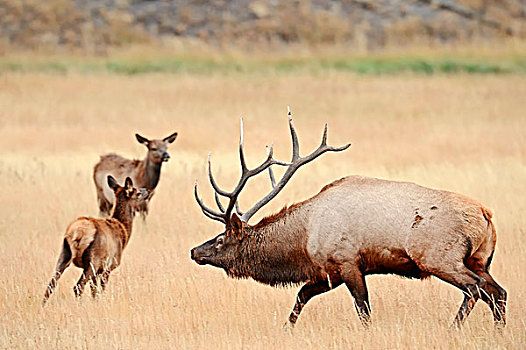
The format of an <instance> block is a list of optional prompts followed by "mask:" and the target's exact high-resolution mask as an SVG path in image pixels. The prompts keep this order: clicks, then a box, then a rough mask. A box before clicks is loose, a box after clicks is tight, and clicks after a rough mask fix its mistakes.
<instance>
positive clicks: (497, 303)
mask: <svg viewBox="0 0 526 350" xmlns="http://www.w3.org/2000/svg"><path fill="white" fill-rule="evenodd" d="M479 276H480V277H482V278H484V279H485V280H486V285H485V286H484V287H482V289H483V290H484V292H483V293H481V294H482V295H481V297H482V300H483V301H484V302H485V303H486V304H488V306H489V307H490V309H491V311H492V312H493V320H494V321H495V325H496V326H499V327H504V326H506V299H507V292H506V290H505V289H504V288H502V287H501V286H500V285H499V284H498V283H497V282H496V281H495V280H494V279H493V276H491V275H490V274H489V272H482V273H479Z"/></svg>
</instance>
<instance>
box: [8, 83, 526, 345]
mask: <svg viewBox="0 0 526 350" xmlns="http://www.w3.org/2000/svg"><path fill="white" fill-rule="evenodd" d="M524 96H526V81H525V80H524V77H517V76H500V77H497V76H463V75H458V76H448V77H445V76H434V77H422V76H410V75H406V76H390V77H357V76H354V75H336V74H332V73H329V74H324V75H320V76H309V75H299V76H267V77H264V76H242V75H236V76H212V77H204V76H201V77H194V76H185V75H182V76H179V75H171V76H165V75H143V76H138V77H122V76H113V75H96V76H86V75H67V76H53V75H39V74H26V75H17V74H7V75H3V76H0V130H1V133H0V135H1V137H0V188H1V189H2V191H1V192H0V208H1V211H2V214H1V215H0V241H1V244H0V271H1V277H2V278H1V279H0V325H1V327H0V348H93V349H101V348H123V349H131V348H205V347H211V348H255V349H258V348H269V347H271V348H307V347H309V348H310V347H313V348H386V349H387V348H388V349H393V348H398V349H406V348H413V349H421V348H442V349H449V348H467V349H496V348H501V349H502V348H517V349H518V348H521V347H523V346H524V344H526V334H525V333H526V331H525V327H526V316H525V315H524V310H525V309H526V294H525V292H524V290H525V288H526V282H525V280H524V271H526V250H525V248H524V246H525V245H524V241H525V239H526V229H525V227H526V216H524V212H525V211H526V202H525V201H524V195H525V188H526V138H525V136H524V135H525V133H526V118H525V116H524ZM287 105H290V106H291V107H292V111H293V115H294V117H295V124H296V128H297V130H298V133H299V136H300V141H301V146H302V151H303V153H306V152H308V151H309V150H310V149H312V148H314V147H316V146H317V144H318V142H319V137H320V136H321V129H322V127H323V123H324V122H326V121H327V122H328V123H329V142H330V143H332V144H335V145H338V144H342V143H344V142H347V141H349V140H350V141H351V142H352V143H353V146H352V147H351V148H350V150H348V151H346V152H344V153H340V154H328V155H324V156H323V157H322V158H321V159H319V160H318V161H317V162H315V163H313V164H310V165H308V166H306V167H305V168H304V169H302V170H300V171H299V172H298V174H297V175H295V177H294V178H293V179H292V181H291V182H290V183H289V185H288V187H287V188H286V190H285V191H283V193H282V194H280V195H279V196H278V197H277V198H276V199H275V200H274V201H273V202H272V203H271V204H269V206H268V207H265V208H264V209H263V210H262V211H261V212H262V214H263V215H264V214H269V213H272V212H273V211H275V210H277V209H279V208H280V207H281V206H283V205H284V204H287V203H289V204H290V203H292V202H294V201H299V200H302V199H305V198H307V197H309V196H311V195H313V194H315V193H317V192H318V191H319V189H320V188H321V187H322V186H323V185H325V184H326V183H328V182H330V181H332V180H334V179H337V178H339V177H341V176H344V175H347V174H362V175H368V176H375V177H383V178H388V179H393V180H408V181H414V182H418V183H420V184H422V185H426V186H430V187H435V188H443V189H449V190H452V191H457V192H461V193H464V194H466V195H469V196H472V197H474V198H476V199H478V200H480V201H481V202H482V203H484V204H485V205H486V206H488V207H490V208H492V210H493V211H494V213H495V222H496V225H497V230H498V241H497V251H496V253H495V257H494V260H493V261H494V262H493V265H492V272H493V274H494V276H495V277H496V279H497V280H498V281H499V282H500V283H501V284H502V285H503V286H504V287H505V288H506V289H507V290H508V293H509V304H508V310H509V311H508V327H507V328H506V330H505V331H504V333H503V334H502V335H499V334H498V333H496V332H495V331H494V329H493V322H492V317H491V313H490V311H489V309H488V308H487V306H486V305H485V304H483V303H480V304H479V305H477V307H476V308H475V310H474V312H473V313H472V315H471V316H470V317H469V318H468V320H467V323H466V327H465V328H464V330H463V331H462V332H450V331H449V330H448V327H449V324H450V322H451V321H452V320H453V317H454V314H455V313H456V311H457V309H458V306H459V305H460V302H461V299H462V295H461V292H460V291H458V290H457V289H455V288H454V287H451V286H449V285H447V284H445V283H443V282H441V281H439V280H437V279H431V280H428V281H424V282H420V281H412V280H406V279H401V278H398V277H394V276H372V277H368V283H369V290H370V298H371V303H372V308H373V323H372V327H371V328H370V329H369V330H364V329H362V327H361V326H360V324H359V321H358V318H357V316H356V313H355V311H354V307H353V303H352V298H351V296H350V295H349V293H348V292H347V290H346V289H345V288H344V287H340V288H338V289H337V290H335V291H332V292H330V293H327V294H326V295H323V296H321V297H318V298H316V299H314V300H313V301H312V302H311V303H310V304H309V305H308V306H307V307H306V308H305V310H304V312H303V314H302V315H301V317H300V319H299V320H298V325H297V327H296V329H295V330H294V332H292V333H286V332H284V331H283V330H282V328H281V327H282V324H283V323H284V322H285V320H286V318H287V316H288V314H289V312H290V308H291V307H292V304H293V301H294V298H295V294H296V292H297V290H298V288H288V289H273V288H270V287H267V286H263V285H260V284H257V283H255V282H253V281H238V280H232V279H228V278H227V277H226V276H225V274H224V273H223V272H222V271H221V270H218V269H215V268H212V267H201V266H198V265H196V264H195V263H193V262H192V261H191V260H190V258H189V250H190V248H192V247H193V246H195V245H197V244H200V243H201V242H203V241H204V240H207V239H209V238H211V237H212V236H214V235H215V234H216V233H218V232H219V231H221V230H222V227H221V226H220V225H219V224H217V223H215V222H212V221H210V220H208V219H206V218H205V217H204V216H203V215H202V214H201V213H200V211H199V209H198V206H197V205H196V203H195V201H194V199H193V195H192V190H193V182H194V179H198V181H199V183H200V184H201V192H202V193H203V195H204V197H205V200H206V201H207V202H208V203H211V202H212V197H211V196H210V195H211V192H210V191H209V189H208V188H207V187H208V184H207V181H206V173H205V161H206V154H207V152H208V151H213V153H212V157H213V161H214V164H215V171H216V173H217V174H218V175H217V177H218V180H219V181H220V182H221V184H223V186H224V187H227V188H228V187H229V186H232V185H233V184H234V183H235V181H236V179H237V176H238V173H237V171H238V170H237V169H238V164H237V163H238V160H237V157H236V143H237V139H238V125H239V119H238V118H239V117H240V116H244V117H245V135H246V136H245V137H246V153H247V156H248V161H249V164H252V165H253V164H256V162H258V161H260V160H261V159H263V158H264V157H265V151H264V145H265V144H268V143H269V142H271V141H274V145H275V148H276V155H277V157H279V158H281V159H284V158H288V156H289V152H290V141H289V136H288V130H287V122H286V114H285V111H286V106H287ZM174 130H177V131H178V132H179V138H178V139H177V141H176V142H175V143H174V145H173V146H172V147H171V154H172V159H171V160H170V162H169V163H167V164H166V165H165V167H164V168H163V174H162V178H161V183H160V185H159V187H158V192H157V194H156V196H155V197H154V199H153V201H152V205H151V213H150V216H149V217H148V220H147V224H142V223H141V222H140V220H138V222H137V224H136V226H135V230H134V233H133V237H132V239H131V242H130V245H129V247H128V248H127V249H126V251H125V252H124V257H123V263H122V266H121V267H119V269H117V270H116V271H115V272H114V273H113V274H112V276H111V278H110V283H109V286H108V290H107V292H106V293H105V294H103V295H102V296H100V298H99V299H98V300H95V301H93V300H91V298H90V297H89V296H88V295H86V297H85V298H83V299H82V300H81V301H77V300H75V298H74V297H73V293H72V287H73V285H74V283H75V282H76V280H77V278H78V276H79V275H80V270H78V269H76V268H74V267H72V268H70V269H68V270H66V273H65V274H64V276H63V278H62V279H61V280H60V282H59V285H58V289H57V293H56V294H54V295H53V296H52V297H51V300H50V302H49V303H48V305H47V306H46V308H45V309H42V308H41V306H40V301H41V298H42V296H43V293H44V288H45V286H46V285H47V283H48V281H49V278H50V277H51V275H52V272H53V269H54V266H55V263H56V258H57V256H58V252H59V248H60V244H61V240H62V235H63V232H64V229H65V227H66V225H67V224H68V222H69V221H71V220H73V219H74V218H76V217H77V216H80V215H97V207H96V201H95V189H94V186H93V183H92V179H91V172H92V166H93V165H94V164H95V163H96V162H97V160H98V155H99V154H103V153H105V152H110V151H117V152H119V153H120V154H122V155H126V156H129V157H139V158H142V157H143V155H144V149H143V146H141V145H139V144H138V143H137V142H136V141H135V139H134V137H133V134H134V133H135V132H141V133H142V134H144V135H146V136H149V137H163V136H166V135H168V134H169V133H171V132H172V131H174ZM267 182H268V180H267V179H266V178H263V177H262V178H261V179H257V180H254V181H253V182H252V183H250V184H249V186H248V187H247V190H246V193H245V194H244V197H243V198H242V202H241V204H242V206H244V207H246V206H247V205H249V204H250V203H253V201H254V200H255V199H256V198H257V197H258V196H260V195H262V194H263V193H264V191H266V190H267V189H268V183H267ZM259 217H261V214H259ZM254 219H255V220H254V222H255V221H257V219H258V217H256V218H254ZM88 294H89V293H88Z"/></svg>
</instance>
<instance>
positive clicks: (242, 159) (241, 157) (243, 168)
mask: <svg viewBox="0 0 526 350" xmlns="http://www.w3.org/2000/svg"><path fill="white" fill-rule="evenodd" d="M240 129H241V130H240V131H239V161H240V162H241V172H243V173H244V172H246V171H247V163H246V161H245V155H244V154H243V118H241V122H240Z"/></svg>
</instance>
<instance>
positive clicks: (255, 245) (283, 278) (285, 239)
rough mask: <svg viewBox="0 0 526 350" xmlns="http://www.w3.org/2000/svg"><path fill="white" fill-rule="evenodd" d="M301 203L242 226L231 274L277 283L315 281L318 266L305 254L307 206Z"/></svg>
mask: <svg viewBox="0 0 526 350" xmlns="http://www.w3.org/2000/svg"><path fill="white" fill-rule="evenodd" d="M301 204H303V203H300V204H296V205H293V206H292V207H290V208H283V210H281V211H280V212H279V213H278V214H276V215H273V216H270V217H268V218H265V219H263V220H262V221H261V222H259V223H258V224H256V225H255V226H249V227H247V228H245V231H244V233H245V236H244V237H243V238H242V241H241V244H240V248H239V251H238V252H237V254H236V256H235V258H234V259H233V264H232V265H233V266H231V267H227V268H226V271H227V273H229V274H230V275H232V276H234V277H239V278H245V277H252V278H253V279H255V280H256V281H258V282H261V283H265V284H269V285H271V286H276V285H289V284H298V283H303V282H306V281H313V280H317V279H318V278H317V275H318V273H317V268H316V267H315V266H314V265H313V263H312V261H311V259H310V257H309V256H308V253H307V235H306V229H305V223H306V214H307V213H306V209H305V208H299V207H300V206H301Z"/></svg>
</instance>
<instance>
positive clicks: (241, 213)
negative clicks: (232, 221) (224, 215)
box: [235, 201, 243, 216]
mask: <svg viewBox="0 0 526 350" xmlns="http://www.w3.org/2000/svg"><path fill="white" fill-rule="evenodd" d="M235 207H236V213H237V215H239V216H243V212H242V211H241V210H240V209H239V203H238V202H237V201H236V204H235Z"/></svg>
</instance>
